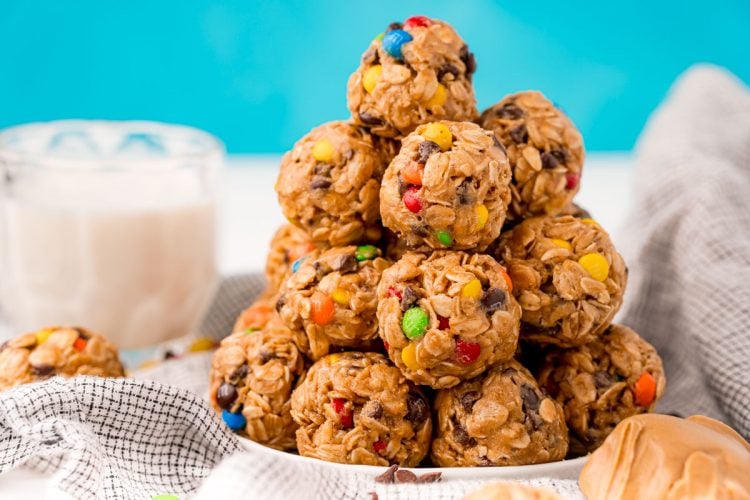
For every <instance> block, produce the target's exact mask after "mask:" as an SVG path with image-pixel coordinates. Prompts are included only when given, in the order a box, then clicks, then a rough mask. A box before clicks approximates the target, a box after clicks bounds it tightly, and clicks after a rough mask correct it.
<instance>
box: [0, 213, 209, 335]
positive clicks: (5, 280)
mask: <svg viewBox="0 0 750 500" xmlns="http://www.w3.org/2000/svg"><path fill="white" fill-rule="evenodd" d="M3 210H4V214H3V215H4V221H5V224H6V226H7V228H6V232H5V236H6V237H7V239H6V240H5V241H4V242H3V245H4V247H5V248H4V251H3V252H2V258H3V259H5V263H4V265H3V268H4V269H5V271H6V272H5V273H4V275H3V276H2V279H0V287H2V297H3V304H4V307H5V310H6V311H7V314H8V315H9V316H10V318H11V322H12V323H13V325H14V326H15V328H16V329H20V331H31V330H34V329H36V328H39V327H40V326H42V325H54V324H68V325H85V326H87V327H89V328H92V329H94V330H97V331H100V332H102V333H105V335H107V336H108V337H109V338H111V339H112V340H113V341H115V342H116V343H117V344H118V345H119V346H121V347H141V346H145V345H148V344H152V343H154V342H158V341H161V340H165V339H168V338H174V337H178V336H181V335H185V334H187V333H188V332H189V331H190V330H191V329H192V328H194V327H195V326H196V322H197V321H198V320H199V319H200V316H201V314H202V313H203V311H204V310H205V307H206V305H207V301H208V300H209V298H210V297H211V294H212V291H213V287H214V284H215V283H214V278H215V273H216V270H215V268H214V261H215V259H214V231H215V228H214V207H213V205H211V204H209V203H203V204H191V205H185V206H181V207H168V208H164V209H162V210H153V209H152V210H144V211H140V210H112V211H103V212H92V211H85V210H72V209H65V210H61V209H50V208H45V207H36V206H33V205H23V204H20V203H16V202H6V203H5V206H4V207H3Z"/></svg>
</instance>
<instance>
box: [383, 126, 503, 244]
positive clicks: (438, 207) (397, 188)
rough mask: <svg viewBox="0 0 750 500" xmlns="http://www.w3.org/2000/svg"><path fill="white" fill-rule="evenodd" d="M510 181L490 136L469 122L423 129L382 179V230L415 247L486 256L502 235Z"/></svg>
mask: <svg viewBox="0 0 750 500" xmlns="http://www.w3.org/2000/svg"><path fill="white" fill-rule="evenodd" d="M510 177H511V175H510V168H509V167H508V160H507V158H506V156H505V152H504V151H503V148H502V147H501V146H500V145H499V144H498V143H497V141H496V140H495V139H494V137H493V136H492V133H491V132H488V131H486V130H483V129H481V128H479V126H477V125H475V124H473V123H469V122H462V123H458V122H445V121H443V122H435V123H430V124H427V125H420V126H419V127H417V129H416V130H415V131H414V132H413V133H411V134H409V136H408V137H406V138H405V139H404V140H403V143H402V146H401V151H400V152H399V154H398V155H397V156H396V157H395V158H394V159H393V161H392V162H391V164H390V165H389V166H388V169H387V170H386V172H385V176H384V177H383V185H382V187H381V190H380V212H381V214H382V217H383V225H384V226H386V227H388V228H389V229H391V230H392V231H393V232H395V233H396V234H397V235H398V237H399V238H401V239H403V240H404V242H405V243H406V245H407V246H409V247H411V248H419V249H430V248H434V249H446V248H450V249H453V250H476V251H482V250H484V249H486V248H487V246H488V245H489V244H490V243H491V242H492V241H493V240H495V239H496V238H497V236H498V235H499V234H500V228H501V227H502V225H503V221H504V220H505V214H506V210H507V206H508V202H509V201H510V187H509V182H510Z"/></svg>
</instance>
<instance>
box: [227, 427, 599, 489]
mask: <svg viewBox="0 0 750 500" xmlns="http://www.w3.org/2000/svg"><path fill="white" fill-rule="evenodd" d="M237 438H238V439H239V440H240V444H241V445H242V447H243V448H244V449H245V450H247V451H258V452H261V453H266V454H269V455H276V456H279V457H280V458H283V459H284V460H291V461H294V462H297V463H301V464H307V465H313V466H319V467H327V468H331V469H336V470H339V471H341V472H348V473H352V472H360V473H364V474H368V475H379V474H382V473H383V472H385V471H386V470H388V467H387V466H384V465H363V464H342V463H339V462H329V461H326V460H322V459H319V458H314V457H305V456H302V455H298V454H296V453H289V452H286V451H281V450H278V449H276V448H271V447H269V446H264V445H262V444H260V443H257V442H255V441H253V440H252V439H248V438H246V437H244V436H239V435H238V436H237ZM588 458H589V455H584V456H582V457H577V458H571V459H563V460H558V461H555V462H546V463H542V464H529V465H498V466H491V467H399V470H401V469H404V470H410V471H412V472H415V473H417V474H428V473H432V472H441V473H443V474H445V473H448V475H449V476H451V475H464V473H465V474H467V476H473V478H478V477H479V476H481V477H482V478H485V477H489V476H493V475H494V476H496V475H497V472H498V471H502V477H501V478H499V479H503V478H512V477H513V476H517V477H523V478H529V477H539V478H542V477H553V478H554V477H556V476H555V475H554V474H551V473H550V471H548V470H547V469H549V468H553V469H561V470H560V472H562V470H571V469H573V468H577V469H578V470H579V471H580V469H582V468H583V466H584V465H585V464H586V462H587V461H588ZM537 471H538V473H537V474H535V472H537ZM543 471H545V472H543ZM577 477H578V476H577V475H576V479H577ZM467 479H469V477H467Z"/></svg>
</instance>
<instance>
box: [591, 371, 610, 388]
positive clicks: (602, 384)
mask: <svg viewBox="0 0 750 500" xmlns="http://www.w3.org/2000/svg"><path fill="white" fill-rule="evenodd" d="M613 383H614V379H613V378H612V375H610V374H609V373H607V372H605V371H598V372H595V373H594V384H596V387H598V388H599V389H605V388H607V387H609V386H611V385H612V384H613Z"/></svg>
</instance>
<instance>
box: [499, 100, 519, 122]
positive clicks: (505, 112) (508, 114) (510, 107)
mask: <svg viewBox="0 0 750 500" xmlns="http://www.w3.org/2000/svg"><path fill="white" fill-rule="evenodd" d="M495 114H496V115H497V116H498V117H500V118H509V119H512V120H516V119H518V118H521V117H522V116H523V110H522V109H521V108H519V107H518V106H516V105H515V104H513V103H512V102H510V103H508V104H506V105H505V106H503V107H502V108H498V109H497V110H495Z"/></svg>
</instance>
